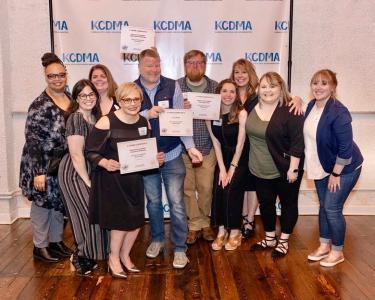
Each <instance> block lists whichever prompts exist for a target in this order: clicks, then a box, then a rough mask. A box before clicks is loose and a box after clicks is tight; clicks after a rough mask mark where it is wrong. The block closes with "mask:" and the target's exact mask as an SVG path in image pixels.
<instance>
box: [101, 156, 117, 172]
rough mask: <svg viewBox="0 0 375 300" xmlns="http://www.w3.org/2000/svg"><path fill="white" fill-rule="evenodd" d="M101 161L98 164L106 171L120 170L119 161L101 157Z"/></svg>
mask: <svg viewBox="0 0 375 300" xmlns="http://www.w3.org/2000/svg"><path fill="white" fill-rule="evenodd" d="M102 160H103V163H102V164H100V165H101V166H102V167H103V168H104V169H106V170H107V171H108V172H114V171H118V170H120V163H119V162H118V161H116V160H114V159H106V158H104V159H102Z"/></svg>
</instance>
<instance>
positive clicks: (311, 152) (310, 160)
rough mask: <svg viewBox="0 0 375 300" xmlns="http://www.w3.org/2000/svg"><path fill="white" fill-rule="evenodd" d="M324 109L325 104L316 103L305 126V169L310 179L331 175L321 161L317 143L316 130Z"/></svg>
mask: <svg viewBox="0 0 375 300" xmlns="http://www.w3.org/2000/svg"><path fill="white" fill-rule="evenodd" d="M323 109H324V106H323V107H317V106H316V104H315V105H314V107H313V108H312V109H311V111H310V114H309V115H308V116H307V118H306V120H305V124H304V126H303V137H304V139H305V170H306V171H307V178H308V179H322V178H324V177H326V176H328V175H329V173H327V172H326V171H324V169H323V167H322V165H321V163H320V161H319V156H318V146H317V144H316V131H317V129H318V124H319V120H320V118H321V116H322V113H323Z"/></svg>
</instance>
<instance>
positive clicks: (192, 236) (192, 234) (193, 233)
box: [186, 230, 202, 245]
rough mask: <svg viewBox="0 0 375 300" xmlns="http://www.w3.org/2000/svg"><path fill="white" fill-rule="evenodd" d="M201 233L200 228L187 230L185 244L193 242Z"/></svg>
mask: <svg viewBox="0 0 375 300" xmlns="http://www.w3.org/2000/svg"><path fill="white" fill-rule="evenodd" d="M201 235H202V232H201V231H200V230H189V232H188V236H187V238H186V244H188V245H192V244H194V243H195V242H196V241H197V239H199V238H200V237H201Z"/></svg>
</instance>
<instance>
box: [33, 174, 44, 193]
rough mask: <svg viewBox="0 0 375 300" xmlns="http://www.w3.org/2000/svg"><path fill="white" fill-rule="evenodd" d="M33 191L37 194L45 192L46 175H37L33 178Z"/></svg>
mask: <svg viewBox="0 0 375 300" xmlns="http://www.w3.org/2000/svg"><path fill="white" fill-rule="evenodd" d="M34 189H35V190H36V191H39V192H45V191H46V175H39V176H35V177H34Z"/></svg>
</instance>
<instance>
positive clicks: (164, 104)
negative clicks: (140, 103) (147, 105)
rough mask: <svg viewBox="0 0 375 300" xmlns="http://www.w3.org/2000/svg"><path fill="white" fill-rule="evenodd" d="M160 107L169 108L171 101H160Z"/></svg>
mask: <svg viewBox="0 0 375 300" xmlns="http://www.w3.org/2000/svg"><path fill="white" fill-rule="evenodd" d="M158 106H160V107H162V108H169V101H168V100H162V101H159V102H158Z"/></svg>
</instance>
